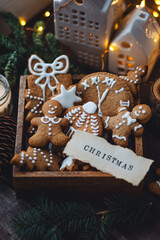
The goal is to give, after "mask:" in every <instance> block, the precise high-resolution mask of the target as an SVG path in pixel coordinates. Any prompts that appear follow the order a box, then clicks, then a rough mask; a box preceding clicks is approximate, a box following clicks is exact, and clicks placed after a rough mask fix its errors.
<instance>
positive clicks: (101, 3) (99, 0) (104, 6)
mask: <svg viewBox="0 0 160 240" xmlns="http://www.w3.org/2000/svg"><path fill="white" fill-rule="evenodd" d="M112 1H113V0H91V2H92V4H94V5H96V6H97V7H98V8H99V9H100V10H101V11H103V12H106V11H108V9H109V6H110V5H111V3H112Z"/></svg>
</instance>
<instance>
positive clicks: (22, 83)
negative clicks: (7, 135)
mask: <svg viewBox="0 0 160 240" xmlns="http://www.w3.org/2000/svg"><path fill="white" fill-rule="evenodd" d="M26 79H27V76H21V78H20V86H19V98H18V118H17V130H16V141H15V154H17V153H19V152H20V151H21V150H22V136H23V127H24V104H25V99H24V91H25V89H26Z"/></svg>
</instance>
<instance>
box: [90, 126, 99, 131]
mask: <svg viewBox="0 0 160 240" xmlns="http://www.w3.org/2000/svg"><path fill="white" fill-rule="evenodd" d="M91 129H96V130H97V129H99V126H97V127H93V126H91Z"/></svg>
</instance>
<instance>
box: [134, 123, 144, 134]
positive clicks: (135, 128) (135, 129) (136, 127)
mask: <svg viewBox="0 0 160 240" xmlns="http://www.w3.org/2000/svg"><path fill="white" fill-rule="evenodd" d="M141 127H142V125H141V124H139V125H138V126H135V127H134V131H135V132H136V131H137V129H139V128H141Z"/></svg>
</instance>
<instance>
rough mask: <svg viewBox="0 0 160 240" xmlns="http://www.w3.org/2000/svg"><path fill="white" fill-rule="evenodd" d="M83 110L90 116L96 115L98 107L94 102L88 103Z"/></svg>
mask: <svg viewBox="0 0 160 240" xmlns="http://www.w3.org/2000/svg"><path fill="white" fill-rule="evenodd" d="M83 109H84V111H85V112H87V113H89V114H94V113H95V112H96V110H97V105H96V104H95V103H94V102H87V103H85V104H84V105H83Z"/></svg>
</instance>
